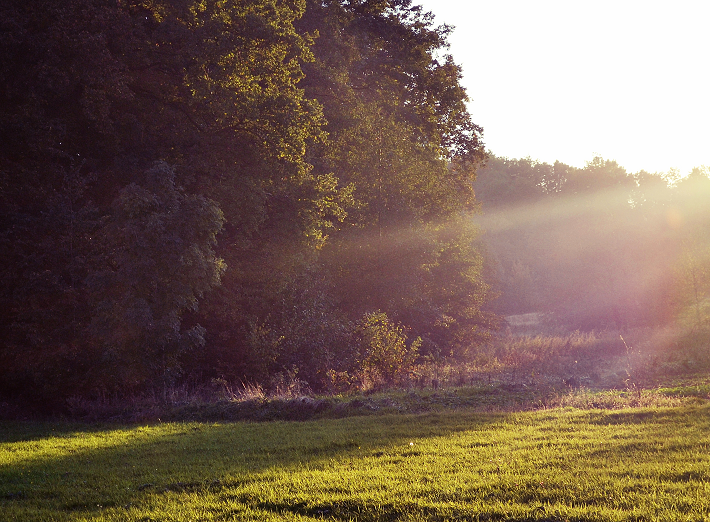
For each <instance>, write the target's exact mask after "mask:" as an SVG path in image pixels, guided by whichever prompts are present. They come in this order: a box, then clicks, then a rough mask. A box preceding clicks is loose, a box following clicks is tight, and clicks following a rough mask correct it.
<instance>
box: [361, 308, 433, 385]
mask: <svg viewBox="0 0 710 522" xmlns="http://www.w3.org/2000/svg"><path fill="white" fill-rule="evenodd" d="M357 333H358V336H359V340H360V346H361V356H360V357H361V361H360V365H361V368H362V371H363V372H364V374H365V375H366V376H367V378H368V379H369V380H371V381H374V382H375V383H377V381H379V380H382V381H383V382H384V384H389V385H392V384H394V383H396V382H397V381H398V380H400V379H401V378H402V377H404V376H406V375H407V374H408V373H409V372H410V371H411V369H412V366H413V365H414V362H415V360H416V358H417V355H418V351H419V346H420V345H421V338H417V339H415V340H414V341H412V342H410V343H409V346H408V345H407V335H406V334H405V332H404V328H403V327H402V326H401V325H397V324H395V323H393V322H392V321H391V320H390V319H389V317H387V314H385V313H383V312H373V313H370V314H366V315H365V316H364V317H363V318H362V320H361V321H360V324H359V325H358V330H357Z"/></svg>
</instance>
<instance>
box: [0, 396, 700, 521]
mask: <svg viewBox="0 0 710 522" xmlns="http://www.w3.org/2000/svg"><path fill="white" fill-rule="evenodd" d="M708 434H710V405H709V404H708V403H707V401H706V400H705V399H687V400H685V401H684V403H683V404H681V405H678V406H674V407H658V406H654V407H637V408H633V409H621V410H614V411H611V410H600V409H586V410H585V409H575V408H558V409H552V410H542V411H537V412H517V413H516V412H513V413H506V414H503V413H498V414H495V413H490V414H489V413H477V412H473V411H470V410H466V409H458V410H451V409H450V410H443V411H440V412H438V413H432V412H430V413H423V414H418V415H415V414H399V415H390V414H386V415H382V414H380V415H371V416H366V417H363V416H354V417H348V418H343V419H321V420H317V421H308V422H270V423H259V424H255V423H165V424H155V425H150V426H133V427H126V426H123V427H110V426H109V427H99V426H93V427H87V426H86V425H67V424H56V423H54V424H37V423H2V424H0V514H1V515H0V519H2V520H3V521H4V520H8V521H11V520H18V521H34V520H43V521H44V520H59V521H61V520H112V521H113V520H115V521H118V520H127V521H148V520H176V521H197V520H314V519H330V520H336V521H345V520H422V519H427V520H693V521H696V520H707V519H708V518H710V452H709V451H708V450H709V449H710V436H709V435H708Z"/></svg>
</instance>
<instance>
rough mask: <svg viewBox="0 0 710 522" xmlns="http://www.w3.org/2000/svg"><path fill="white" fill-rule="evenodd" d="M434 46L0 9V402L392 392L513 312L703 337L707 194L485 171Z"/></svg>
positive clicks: (178, 5)
mask: <svg viewBox="0 0 710 522" xmlns="http://www.w3.org/2000/svg"><path fill="white" fill-rule="evenodd" d="M450 30H451V29H450V28H449V27H448V26H445V25H442V26H437V25H435V23H434V19H433V16H432V15H431V14H428V13H426V12H424V11H423V10H422V9H421V8H420V7H419V6H417V5H416V4H415V3H413V2H412V1H411V0H349V1H347V0H324V1H320V0H318V1H316V0H226V1H224V0H199V1H198V0H66V1H63V2H54V1H50V0H6V1H5V2H3V3H2V6H0V134H1V140H0V219H1V225H0V339H2V341H1V342H0V399H2V400H8V401H22V402H23V403H25V404H30V405H34V406H39V407H42V408H46V409H50V410H53V409H61V408H62V405H63V404H65V403H66V400H67V399H68V398H70V397H76V396H82V397H95V396H103V395H106V394H114V395H116V394H137V393H144V392H149V391H151V390H153V391H155V390H161V389H166V388H169V387H171V386H174V385H176V384H178V383H193V384H196V385H199V384H200V383H209V382H211V381H213V380H215V379H219V380H221V381H223V382H234V383H239V382H241V383H245V384H248V383H260V384H263V385H265V386H268V385H269V384H270V383H273V382H277V381H278V380H279V379H282V378H284V376H288V378H291V379H293V378H295V377H296V376H297V378H298V379H299V380H301V381H302V382H304V383H307V384H308V386H310V387H311V389H313V390H314V391H320V390H331V391H334V390H339V389H345V388H348V387H351V386H357V385H358V384H360V385H361V384H362V383H363V382H364V381H368V382H369V383H370V384H371V385H373V384H382V385H389V384H396V383H397V382H399V381H400V380H401V379H403V378H404V376H405V373H406V370H407V368H408V367H409V366H410V365H411V364H412V363H413V361H415V360H423V359H427V358H428V359H429V360H439V359H441V358H451V359H463V358H465V357H467V356H468V355H469V354H470V353H472V352H475V350H476V347H477V346H480V345H481V344H482V343H485V342H486V341H487V340H488V339H489V337H490V335H491V333H492V332H494V331H496V329H497V328H498V327H499V325H500V324H501V320H500V319H498V318H499V317H501V316H506V315H515V314H523V313H531V312H535V313H539V314H543V315H545V317H546V318H548V321H549V322H550V324H554V325H555V327H557V328H568V329H574V328H579V329H599V328H622V327H629V326H634V325H647V324H658V323H660V322H664V321H669V320H672V319H675V318H677V316H678V314H679V313H680V312H683V311H684V310H685V311H686V312H687V311H688V310H689V311H690V312H687V314H690V315H689V318H690V319H689V320H690V321H691V322H692V321H693V320H695V322H696V323H700V322H701V316H702V317H704V316H703V315H702V314H701V308H703V306H704V305H705V304H706V303H705V300H706V297H707V295H708V286H709V285H710V282H709V279H710V276H709V275H708V270H707V266H708V258H710V256H709V255H708V252H710V251H709V250H708V235H707V232H706V231H707V230H708V227H707V225H708V222H709V221H710V218H709V216H708V210H707V201H708V196H709V195H710V180H709V179H708V171H707V170H706V169H696V170H695V171H694V172H693V173H692V174H691V175H690V176H689V177H687V178H684V179H680V178H679V177H677V176H676V177H674V175H673V173H670V174H669V175H665V177H664V176H661V175H657V174H648V173H645V172H640V173H636V174H628V173H627V172H626V171H625V170H624V169H623V168H622V167H620V166H619V165H617V164H616V163H615V162H613V161H609V160H604V159H602V158H594V159H593V160H592V161H590V162H589V163H588V165H587V166H586V167H585V168H582V169H578V168H572V167H569V166H567V165H563V164H560V163H556V164H554V165H549V164H544V163H538V162H535V161H532V160H529V159H527V160H510V159H505V158H498V157H496V156H493V155H489V154H487V153H486V151H485V149H484V144H483V141H482V136H483V130H482V129H481V128H480V127H479V126H477V125H476V124H475V123H474V122H473V119H472V117H471V115H470V114H469V113H468V111H467V106H466V102H467V101H468V98H467V94H466V92H465V91H464V89H463V88H462V87H461V84H460V80H461V69H460V67H459V66H458V65H457V64H456V63H455V62H454V61H453V58H452V57H451V56H450V55H448V54H447V48H448V44H447V37H448V35H449V32H450ZM477 177H478V179H476V178H477ZM474 191H475V194H474ZM481 211H482V212H481ZM474 215H475V217H474ZM479 230H482V231H483V233H480V232H479ZM693 311H694V312H693ZM693 313H695V315H693ZM693 317H695V319H693ZM702 320H704V319H702ZM502 324H503V325H504V323H502Z"/></svg>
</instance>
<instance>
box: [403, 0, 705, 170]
mask: <svg viewBox="0 0 710 522" xmlns="http://www.w3.org/2000/svg"><path fill="white" fill-rule="evenodd" d="M413 3H414V4H419V5H422V6H423V7H424V9H425V10H426V11H431V12H432V13H434V15H435V16H436V18H435V25H441V24H444V23H445V24H448V25H453V26H454V27H455V29H454V32H453V33H452V34H451V36H450V37H449V41H450V43H451V49H450V50H449V52H450V54H451V55H452V56H453V58H454V61H455V62H456V63H457V64H459V65H461V66H462V68H463V75H464V77H463V80H462V84H463V85H464V87H466V90H467V93H468V96H469V98H470V99H471V101H470V103H469V111H470V112H471V115H472V118H473V121H474V122H475V123H477V124H478V125H481V126H482V127H483V129H484V142H485V144H486V148H487V149H488V150H490V151H491V152H492V153H493V154H495V155H497V156H507V157H509V158H524V157H531V158H532V159H536V160H539V161H544V162H548V163H553V162H554V161H555V160H559V161H561V162H563V163H566V164H568V165H572V166H575V167H583V166H584V165H585V163H586V162H587V161H589V160H591V159H592V158H593V157H594V156H602V157H603V158H605V159H609V160H616V161H617V162H618V163H619V164H620V165H621V166H623V167H625V168H626V170H627V172H629V173H633V172H637V171H639V170H646V171H648V172H658V173H663V172H667V171H668V170H669V169H671V168H676V169H679V171H680V173H681V174H683V175H685V174H687V173H688V172H689V171H690V170H691V169H692V168H693V167H696V166H700V165H708V166H710V33H709V32H708V24H710V1H708V0H695V1H687V0H685V1H684V0H674V1H670V0H666V1H663V2H660V1H657V0H644V1H637V0H615V1H608V0H594V1H580V0H564V1H558V0H414V2H413Z"/></svg>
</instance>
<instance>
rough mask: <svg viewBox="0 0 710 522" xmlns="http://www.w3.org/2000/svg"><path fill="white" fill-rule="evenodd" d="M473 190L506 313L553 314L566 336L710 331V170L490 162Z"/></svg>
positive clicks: (496, 306)
mask: <svg viewBox="0 0 710 522" xmlns="http://www.w3.org/2000/svg"><path fill="white" fill-rule="evenodd" d="M474 186H475V190H476V195H477V197H478V199H479V201H480V202H481V205H482V207H483V209H484V213H483V215H482V216H480V217H479V218H477V221H478V222H479V223H480V224H481V226H482V228H484V229H485V230H486V232H485V235H484V239H485V243H486V245H487V247H488V250H489V254H490V260H491V262H492V264H493V265H494V266H495V272H496V278H495V280H496V281H497V282H496V283H495V285H494V286H496V288H497V289H498V291H499V293H500V297H499V298H498V299H497V300H495V301H494V302H493V303H492V309H493V310H495V311H496V312H498V313H499V314H501V315H515V314H523V313H529V312H537V313H542V314H548V318H549V319H550V323H551V325H552V326H554V327H563V328H564V329H567V330H569V329H582V330H595V329H596V330H601V329H606V328H611V329H619V328H621V329H623V328H630V327H631V328H633V327H645V326H657V325H666V324H669V323H675V324H681V325H683V326H684V327H687V328H690V329H696V330H697V329H699V328H700V329H705V328H707V326H708V324H707V317H708V311H710V309H708V303H710V271H709V270H708V267H710V234H708V231H709V230H710V206H708V201H710V169H708V168H707V167H697V168H695V169H693V170H692V171H691V172H690V173H688V174H687V175H685V176H682V175H681V174H680V173H679V172H678V171H676V170H671V171H669V172H666V173H648V172H645V171H640V172H636V173H629V172H627V171H626V170H625V169H624V168H623V167H621V166H620V165H619V164H618V163H617V162H616V161H613V160H607V159H604V158H602V157H595V158H593V159H592V160H590V161H589V162H587V164H586V165H585V166H584V167H583V168H574V167H571V166H569V165H565V164H563V163H560V162H555V163H554V164H549V163H545V162H539V161H535V160H532V159H530V158H526V159H509V158H501V157H495V156H491V157H490V158H489V159H488V163H487V165H486V166H485V168H483V169H481V170H480V171H479V173H478V177H477V179H476V181H475V183H474ZM491 281H493V279H492V280H491ZM678 322H680V323H678Z"/></svg>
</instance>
